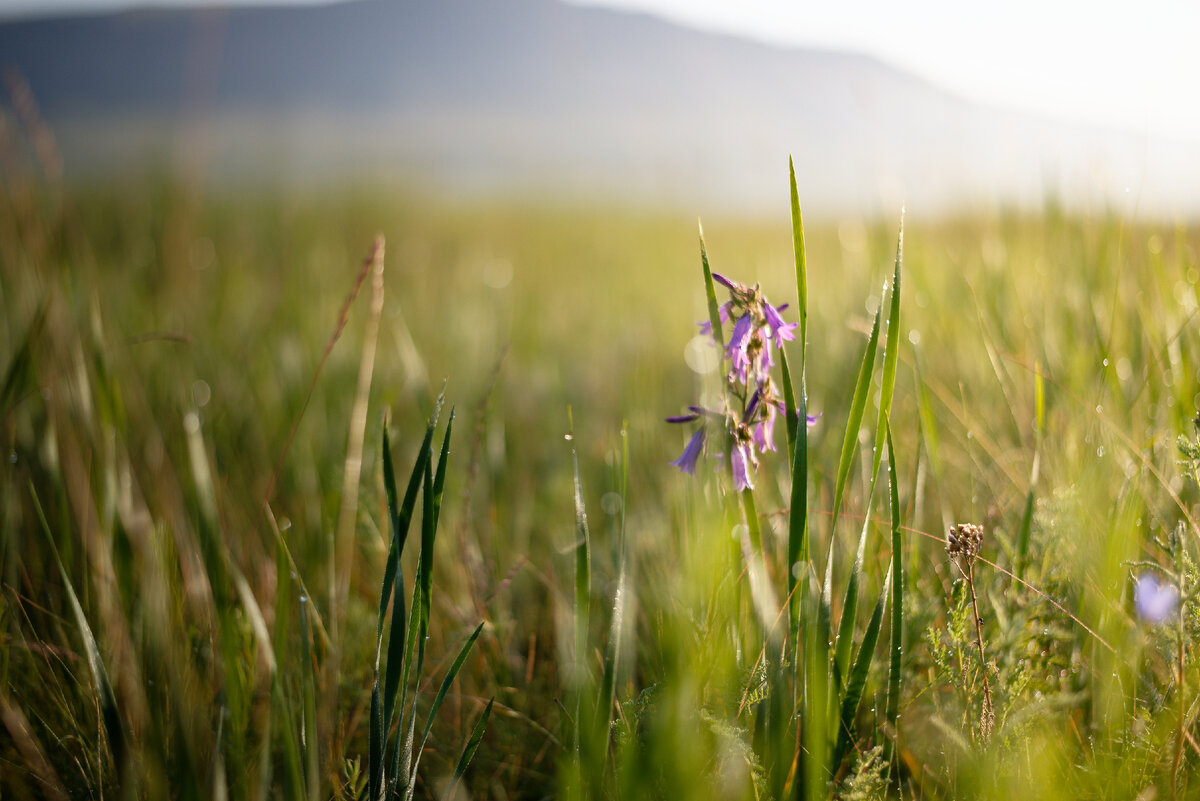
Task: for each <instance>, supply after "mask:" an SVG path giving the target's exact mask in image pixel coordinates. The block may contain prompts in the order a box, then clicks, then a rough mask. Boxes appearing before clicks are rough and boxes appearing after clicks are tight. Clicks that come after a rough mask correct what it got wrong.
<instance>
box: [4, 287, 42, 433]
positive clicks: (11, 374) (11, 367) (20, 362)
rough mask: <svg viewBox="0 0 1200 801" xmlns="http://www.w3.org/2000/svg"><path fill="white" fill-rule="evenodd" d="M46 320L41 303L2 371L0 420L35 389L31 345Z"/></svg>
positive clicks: (35, 381)
mask: <svg viewBox="0 0 1200 801" xmlns="http://www.w3.org/2000/svg"><path fill="white" fill-rule="evenodd" d="M45 322H46V307H45V306H44V305H43V306H41V307H40V308H39V309H38V310H37V313H36V314H34V316H33V322H31V323H30V324H29V327H28V328H26V329H25V335H24V336H23V337H22V338H21V344H20V345H19V346H17V351H16V353H15V354H13V357H12V359H11V360H10V361H9V363H8V369H6V370H5V371H4V380H3V381H2V382H0V420H4V419H6V418H7V417H8V415H9V412H11V411H12V410H13V409H14V408H15V407H16V405H17V404H18V403H20V401H21V399H22V398H25V397H27V396H29V395H30V394H32V393H33V392H35V391H36V390H37V377H36V376H35V375H34V369H33V345H34V343H35V342H36V341H37V340H38V338H39V337H40V336H41V333H42V328H43V327H44V325H45Z"/></svg>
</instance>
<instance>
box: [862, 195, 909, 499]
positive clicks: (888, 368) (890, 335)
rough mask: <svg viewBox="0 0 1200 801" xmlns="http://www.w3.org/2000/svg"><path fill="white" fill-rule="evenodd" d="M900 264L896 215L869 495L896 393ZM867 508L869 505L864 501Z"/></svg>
mask: <svg viewBox="0 0 1200 801" xmlns="http://www.w3.org/2000/svg"><path fill="white" fill-rule="evenodd" d="M903 263H904V213H903V212H901V213H900V232H899V234H898V235H897V240H896V268H895V272H893V274H892V298H891V308H890V309H889V310H888V320H887V339H886V341H885V343H884V351H883V374H882V375H881V379H882V387H881V388H880V392H879V421H878V424H877V426H876V429H875V450H874V451H873V453H874V461H873V463H872V465H871V492H870V493H869V494H868V496H867V497H868V498H870V497H871V496H872V495H874V492H875V482H876V481H877V480H878V478H879V467H880V464H881V463H882V460H883V440H884V428H885V425H884V420H885V419H886V418H887V417H888V416H889V415H890V414H891V413H892V396H893V395H894V393H895V390H896V367H897V364H898V362H899V358H900V272H901V268H902V265H903ZM868 505H869V502H868Z"/></svg>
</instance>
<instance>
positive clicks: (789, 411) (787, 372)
mask: <svg viewBox="0 0 1200 801" xmlns="http://www.w3.org/2000/svg"><path fill="white" fill-rule="evenodd" d="M779 368H780V371H781V372H782V374H783V412H784V414H783V417H784V419H785V420H786V421H787V445H788V447H787V452H788V453H795V452H796V429H797V427H798V425H799V422H800V421H799V418H798V417H797V415H796V391H795V389H793V388H792V368H791V365H789V364H788V357H787V351H786V350H784V349H783V348H780V349H779Z"/></svg>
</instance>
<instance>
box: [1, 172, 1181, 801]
mask: <svg viewBox="0 0 1200 801" xmlns="http://www.w3.org/2000/svg"><path fill="white" fill-rule="evenodd" d="M6 169H7V170H8V172H7V173H6V180H5V183H4V191H3V192H2V193H0V204H2V207H0V264H2V265H3V269H2V271H0V275H2V277H3V280H2V283H0V294H2V296H3V308H4V312H5V313H4V315H3V323H2V324H0V370H2V371H3V373H2V376H0V377H2V379H3V384H2V385H0V401H2V404H3V405H2V407H0V415H2V419H3V436H4V443H3V444H4V453H5V455H6V459H5V462H4V470H3V473H2V487H0V493H2V495H0V498H2V500H0V510H2V511H0V580H2V581H3V587H2V589H3V593H2V595H0V598H2V600H0V621H2V626H0V631H2V634H0V636H2V637H3V642H4V647H3V649H0V723H2V729H0V730H2V731H3V732H4V736H0V786H2V788H3V792H6V793H8V794H9V795H11V797H13V798H41V797H47V798H91V797H94V798H101V797H123V798H124V797H148V798H149V797H178V798H210V797H211V798H226V797H229V798H275V797H279V798H330V797H337V798H351V797H365V796H366V795H373V794H377V793H380V792H383V791H385V790H387V791H389V792H392V791H394V792H397V793H398V794H400V795H405V794H406V793H410V794H411V795H413V796H415V797H442V796H443V795H444V794H446V792H447V791H448V790H450V791H451V793H455V792H457V793H468V794H469V796H470V797H495V798H512V797H531V798H533V797H547V796H555V797H571V798H600V797H627V798H640V797H665V798H675V797H697V798H703V797H720V798H765V797H781V796H785V795H786V796H789V797H798V798H817V797H826V796H828V795H831V794H832V795H835V796H836V797H839V798H872V797H884V796H893V797H894V796H900V797H914V798H917V797H919V798H957V797H995V798H1012V797H1014V796H1018V795H1025V796H1028V797H1038V798H1109V797H1128V798H1135V797H1141V798H1151V797H1157V798H1176V797H1183V798H1186V797H1198V796H1200V785H1198V784H1197V782H1196V781H1195V776H1196V770H1195V768H1196V765H1197V764H1198V760H1200V747H1197V745H1196V741H1195V739H1194V731H1195V717H1196V712H1197V709H1198V707H1197V699H1198V698H1200V693H1198V692H1197V690H1198V688H1200V671H1198V669H1197V663H1196V660H1195V659H1194V658H1193V657H1194V654H1193V651H1194V645H1193V643H1194V636H1195V634H1196V632H1197V629H1198V627H1200V618H1198V617H1197V615H1196V610H1195V604H1194V603H1193V602H1192V594H1193V592H1194V589H1195V586H1196V581H1197V577H1196V570H1195V559H1196V553H1197V551H1196V544H1195V538H1196V534H1197V528H1196V523H1195V521H1196V519H1197V514H1198V512H1197V510H1196V503H1197V499H1198V498H1200V494H1198V488H1197V484H1196V480H1195V476H1196V470H1197V463H1198V460H1200V456H1198V454H1200V450H1197V445H1196V437H1197V426H1196V425H1195V424H1194V423H1193V418H1194V417H1195V415H1196V412H1197V406H1198V402H1200V397H1198V389H1200V385H1198V384H1197V374H1196V364H1197V358H1198V355H1200V354H1198V353H1197V344H1198V341H1197V334H1196V332H1197V330H1198V328H1197V321H1196V313H1197V311H1196V310H1197V308H1198V305H1200V303H1198V301H1200V288H1198V287H1200V257H1198V255H1197V249H1198V248H1200V230H1198V229H1196V228H1191V227H1188V226H1185V225H1165V224H1150V223H1136V222H1133V221H1130V220H1125V219H1122V218H1120V217H1119V216H1116V215H1112V214H1097V215H1092V216H1077V215H1070V214H1066V213H1064V212H1062V211H1061V210H1058V209H1056V208H1055V207H1053V206H1048V207H1047V208H1046V209H1045V210H1044V212H1043V213H1040V214H1028V213H992V214H979V215H974V216H968V217H963V218H960V219H947V220H938V221H929V220H919V219H918V220H913V219H909V220H906V221H905V223H904V228H903V249H902V252H899V249H898V247H897V245H898V241H897V239H898V237H897V231H898V229H899V226H900V215H899V210H897V215H896V218H895V219H889V220H881V221H867V222H862V221H855V220H847V221H841V222H834V221H825V222H811V221H810V222H808V223H807V224H806V225H805V226H804V228H803V230H802V231H801V229H800V227H799V226H798V225H794V224H793V221H795V220H798V211H799V204H798V202H797V203H794V204H793V205H794V214H793V215H792V216H791V218H790V219H789V215H787V214H786V212H787V210H788V195H787V182H786V174H785V173H781V174H782V176H783V177H782V178H781V194H780V199H781V202H780V211H781V214H782V215H783V216H781V217H780V218H779V219H774V220H738V219H732V218H731V219H725V220H719V219H718V220H713V219H708V220H705V221H704V243H703V247H704V259H705V261H706V262H707V265H708V267H709V268H710V269H709V270H708V271H706V269H705V266H704V262H702V259H701V246H700V244H699V243H698V241H697V231H696V223H695V220H694V219H691V218H689V217H688V216H687V215H677V214H672V213H669V212H651V211H647V210H645V209H641V210H638V209H627V208H620V207H615V206H608V207H603V206H595V205H587V204H583V203H576V204H571V203H565V204H563V203H560V204H552V203H545V204H538V203H534V202H507V203H505V202H500V201H478V202H474V203H467V202H460V203H449V202H445V201H437V200H434V199H431V198H429V197H426V196H423V195H420V194H405V193H403V192H397V191H385V190H382V189H357V190H356V189H353V188H349V187H342V188H338V189H336V190H332V191H329V192H322V193H316V192H304V191H291V192H282V191H262V192H260V193H257V194H242V195H238V196H233V195H228V194H225V195H222V194H220V193H210V194H203V193H198V192H197V191H195V190H189V189H188V188H187V187H186V185H181V184H176V183H172V182H167V181H162V182H157V181H144V182H137V183H131V184H127V185H122V186H115V187H90V188H89V187H74V186H72V187H65V186H62V185H60V184H57V183H55V182H53V181H52V180H48V179H46V178H45V177H43V176H39V175H38V174H37V173H36V171H32V170H27V169H25V168H24V166H23V163H21V164H17V165H15V166H14V165H13V164H9V165H8V167H6ZM797 179H798V180H797V189H798V192H797V193H796V199H797V200H800V199H803V194H804V189H803V185H804V184H803V176H797ZM377 233H380V234H382V235H383V237H384V240H385V241H386V249H385V250H373V249H372V242H373V241H375V239H374V238H375V236H376V234H377ZM801 243H803V247H799V245H800V244H801ZM800 253H802V254H803V259H798V258H797V254H800ZM364 257H365V258H364ZM712 272H717V273H719V274H721V275H724V276H728V277H730V278H732V279H734V280H736V281H740V282H743V283H746V284H750V285H753V284H754V283H756V282H759V283H761V286H762V290H763V292H765V294H766V295H767V297H770V298H771V299H772V300H774V302H775V303H783V302H788V303H789V304H790V308H789V309H788V310H785V312H784V316H785V317H786V319H787V320H788V321H791V322H795V321H798V320H800V319H803V320H804V328H803V330H805V331H806V333H807V335H806V336H804V335H801V336H799V337H798V338H797V341H794V342H791V343H788V345H787V348H786V354H787V365H788V378H787V380H786V381H784V380H783V379H782V378H781V377H779V374H778V373H776V374H775V375H776V380H779V381H781V382H782V383H785V384H786V386H787V389H788V390H789V393H788V405H789V406H790V407H799V408H802V409H804V410H806V411H807V412H808V413H819V414H820V415H821V417H820V418H819V420H818V421H817V423H816V424H815V425H814V426H813V427H812V428H811V429H807V430H806V427H805V426H796V427H795V428H793V429H792V430H790V431H788V432H786V433H782V432H781V431H777V432H776V445H777V447H778V451H777V452H776V453H767V454H765V455H764V456H763V457H762V465H761V466H760V468H759V470H758V471H757V473H756V474H755V476H754V490H753V493H752V494H747V493H738V492H734V491H733V488H732V482H731V480H730V476H729V474H728V468H726V469H725V472H722V469H721V468H720V466H719V465H718V464H717V463H715V462H713V461H712V460H709V459H705V460H702V462H701V464H700V466H699V467H698V469H697V475H696V476H688V475H685V474H682V473H681V472H680V471H678V470H677V469H675V468H674V467H671V466H670V465H669V464H668V462H669V461H670V460H672V459H674V458H676V457H677V456H678V455H679V453H680V451H681V450H682V449H683V447H684V444H685V442H686V441H687V433H688V432H685V431H684V430H682V429H681V427H679V426H672V425H669V424H666V423H665V422H664V418H665V417H668V416H671V415H678V414H680V413H682V412H683V411H685V410H686V407H687V405H688V404H690V403H694V402H695V401H696V400H697V398H699V397H702V396H704V395H705V393H707V395H708V397H710V398H711V397H713V394H714V392H716V393H717V394H718V395H719V394H720V393H721V392H722V391H723V390H722V389H721V387H720V384H719V382H717V381H716V380H715V375H716V374H713V373H709V374H700V373H696V372H694V371H693V370H692V369H689V367H688V365H687V362H686V360H685V358H684V354H685V349H686V348H688V346H689V342H691V341H692V339H693V337H695V336H696V335H697V328H696V324H695V321H697V320H704V319H710V320H711V319H712V318H713V314H714V307H715V306H716V304H718V303H723V302H724V301H725V300H726V299H727V296H728V295H727V293H726V292H725V291H724V289H723V287H722V286H721V285H720V283H719V282H718V283H715V284H714V282H713V279H712V277H711V273H712ZM898 278H900V280H899V281H897V279H898ZM898 283H899V287H897V284H898ZM897 289H898V290H899V291H897ZM718 322H719V320H718ZM717 328H720V326H719V325H718V326H717ZM728 335H729V332H728V327H726V331H725V333H724V336H728ZM802 343H804V344H805V346H804V347H801V344H802ZM691 347H692V348H693V351H692V356H693V358H694V357H695V349H696V346H694V345H693V346H691ZM372 351H373V355H372ZM781 391H782V390H781ZM442 398H445V403H444V404H443V400H442ZM451 407H453V409H454V412H453V421H454V422H453V425H452V426H451V425H450V424H449V420H450V418H451V413H450V408H451ZM781 428H782V427H781ZM427 434H428V435H427ZM1180 437H1184V438H1185V441H1184V443H1183V445H1184V446H1186V447H1185V448H1184V449H1182V450H1181V443H1180V442H1179V438H1180ZM443 438H444V439H443ZM443 441H444V442H445V443H446V445H445V446H443V445H442V443H443ZM893 444H894V446H895V447H894V448H893V447H892V446H893ZM1189 449H1190V450H1189ZM716 450H720V448H716ZM356 473H357V475H358V476H360V478H359V479H358V480H354V476H355V474H356ZM796 476H802V477H803V480H801V481H795V480H793V479H794V477H796ZM961 523H969V524H977V525H979V526H981V527H982V531H983V538H982V542H981V544H980V549H979V552H978V555H977V556H975V555H973V556H972V557H971V560H970V562H969V563H968V562H964V561H963V559H961V558H956V559H951V557H950V556H949V555H948V554H947V552H946V539H947V532H948V531H949V530H950V528H951V527H952V526H955V525H958V524H961ZM408 527H411V528H412V533H411V534H410V535H408V541H409V542H410V545H409V547H407V548H405V547H404V542H405V535H404V534H403V533H401V532H403V531H406V530H407V528H408ZM435 555H436V558H434V557H435ZM797 564H799V565H800V567H799V568H795V567H794V566H795V565H797ZM1147 572H1152V573H1154V574H1155V575H1157V576H1158V578H1159V579H1160V580H1161V581H1162V582H1163V583H1164V584H1168V585H1174V586H1175V587H1177V588H1180V589H1181V590H1182V595H1183V602H1182V610H1183V611H1182V614H1179V615H1175V616H1174V617H1170V616H1168V617H1167V619H1166V620H1164V621H1163V622H1162V623H1159V624H1154V623H1152V622H1151V621H1150V620H1146V619H1142V618H1141V617H1139V615H1138V606H1137V605H1135V603H1134V597H1133V594H1134V586H1135V585H1134V580H1135V579H1136V578H1137V577H1138V576H1140V575H1142V574H1144V573H1147ZM889 576H890V578H889ZM968 579H969V580H968ZM481 624H482V625H481ZM985 693H986V694H987V696H988V697H989V701H988V704H989V705H990V707H991V713H990V715H991V719H990V720H989V719H988V713H987V712H985V708H984V700H983V699H984V695H985ZM426 721H428V726H427V724H426ZM426 738H428V739H426ZM476 747H477V748H476ZM472 753H473V759H469V764H468V759H465V758H464V757H469V756H470V755H471V754H472ZM418 760H419V761H418ZM414 765H415V767H413V766H414ZM460 767H461V768H462V771H463V772H462V774H461V776H462V782H461V784H459V785H457V789H454V788H451V787H450V784H451V779H452V778H453V777H455V776H457V775H459V771H458V769H459V768H460Z"/></svg>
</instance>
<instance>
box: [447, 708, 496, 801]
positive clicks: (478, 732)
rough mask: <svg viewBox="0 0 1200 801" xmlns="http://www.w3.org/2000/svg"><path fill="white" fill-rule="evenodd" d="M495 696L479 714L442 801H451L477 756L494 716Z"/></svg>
mask: <svg viewBox="0 0 1200 801" xmlns="http://www.w3.org/2000/svg"><path fill="white" fill-rule="evenodd" d="M495 700H496V699H495V698H490V699H488V702H487V706H486V707H484V708H483V714H482V715H480V716H479V722H478V723H476V724H475V728H474V729H473V730H472V731H471V738H470V739H469V740H467V747H466V748H464V749H463V752H462V756H460V757H459V758H458V764H457V765H455V766H454V775H453V776H451V777H450V783H449V784H447V785H446V792H445V793H444V794H443V795H442V801H449V799H450V798H451V797H452V796H453V793H454V788H455V786H456V785H457V784H458V783H459V781H461V780H462V777H463V774H465V773H466V772H467V766H468V765H470V764H471V760H472V759H473V758H474V756H475V751H476V750H477V749H478V748H479V741H480V740H482V739H483V732H484V730H485V729H486V728H487V724H488V718H490V717H491V716H492V704H493V703H494V702H495Z"/></svg>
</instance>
